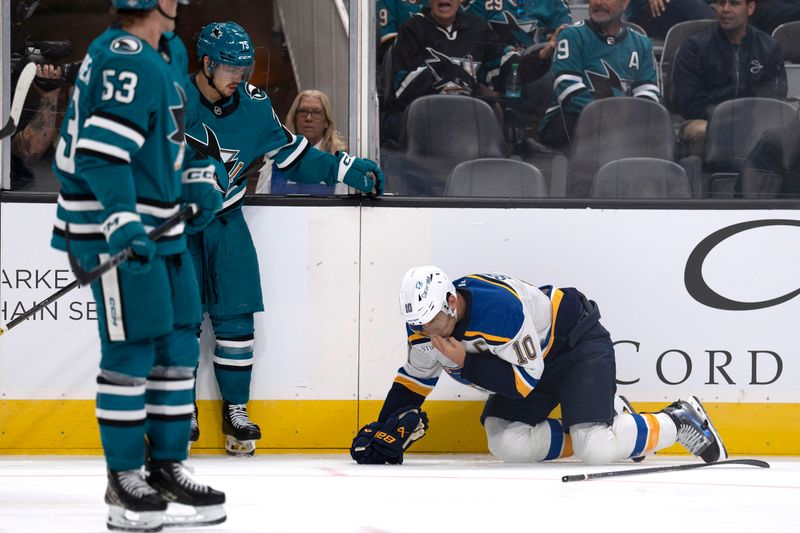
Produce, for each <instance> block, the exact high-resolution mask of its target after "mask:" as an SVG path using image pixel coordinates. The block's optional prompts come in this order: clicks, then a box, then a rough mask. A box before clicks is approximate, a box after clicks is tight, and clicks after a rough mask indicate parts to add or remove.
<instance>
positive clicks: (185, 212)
mask: <svg viewBox="0 0 800 533" xmlns="http://www.w3.org/2000/svg"><path fill="white" fill-rule="evenodd" d="M197 211H198V208H197V206H196V205H195V204H189V205H188V206H186V207H184V208H183V209H181V210H180V211H178V212H177V213H175V214H174V215H172V216H171V217H170V218H168V219H167V220H165V221H164V222H162V223H161V225H160V226H158V227H156V228H154V229H153V230H151V231H150V233H148V234H147V237H148V238H149V239H150V240H151V241H157V240H158V239H159V238H161V237H163V236H164V234H165V233H167V232H168V231H169V230H171V229H172V228H174V227H175V226H177V225H178V224H180V223H181V222H183V221H184V220H188V219H190V218H192V217H193V216H195V214H197ZM67 248H68V249H67V254H68V256H69V264H70V266H71V267H72V271H73V273H74V274H75V278H76V279H75V281H73V282H72V283H70V284H69V285H67V286H66V287H64V288H62V289H60V290H59V291H58V292H55V293H53V294H51V295H50V296H48V297H47V298H45V299H44V300H42V301H41V302H39V303H38V304H36V305H34V306H33V307H31V308H30V309H28V310H27V311H25V312H24V313H23V314H21V315H19V316H18V317H16V318H15V319H14V320H12V321H11V322H9V323H8V324H6V325H5V326H2V325H0V335H2V334H3V333H5V332H6V331H8V330H10V329H11V328H13V327H15V326H17V325H19V324H21V323H22V322H24V321H25V320H27V319H28V318H29V317H31V316H33V315H34V314H35V313H36V312H38V311H40V310H41V309H44V308H45V307H47V306H48V305H50V304H51V303H53V302H55V301H56V300H58V299H59V298H61V297H62V296H64V295H65V294H67V293H68V292H71V291H72V290H73V289H77V288H78V287H81V286H83V285H88V284H89V283H91V282H92V281H94V280H96V279H97V278H99V277H100V276H102V275H103V274H105V273H106V272H108V271H109V270H111V269H113V268H116V267H117V265H119V264H120V263H122V262H124V261H126V260H128V259H129V258H130V257H131V255H132V252H131V250H130V248H125V249H124V250H122V251H121V252H119V253H117V254H115V255H113V256H112V257H110V258H109V259H108V260H107V261H106V262H105V263H103V264H101V265H98V266H97V267H95V268H93V269H92V270H88V271H87V270H84V269H82V268H81V267H80V265H78V262H77V259H76V258H75V256H73V255H72V254H71V253H69V239H67Z"/></svg>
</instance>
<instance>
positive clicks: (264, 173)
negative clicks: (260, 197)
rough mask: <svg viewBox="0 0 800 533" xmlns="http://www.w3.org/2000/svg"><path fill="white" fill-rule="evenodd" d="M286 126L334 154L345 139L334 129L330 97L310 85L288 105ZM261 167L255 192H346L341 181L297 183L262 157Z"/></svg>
mask: <svg viewBox="0 0 800 533" xmlns="http://www.w3.org/2000/svg"><path fill="white" fill-rule="evenodd" d="M283 124H284V126H286V129H288V130H289V131H291V132H292V133H294V134H297V135H302V136H303V137H305V138H306V139H308V142H309V144H310V145H311V146H313V147H314V148H317V149H318V150H321V151H323V152H328V153H329V154H335V153H336V152H338V151H340V150H344V149H346V146H345V143H344V141H342V139H341V137H339V132H337V131H336V124H335V123H334V121H333V112H332V107H331V101H330V99H329V98H328V95H327V94H325V93H324V92H322V91H317V90H314V89H309V90H306V91H302V92H301V93H299V94H298V95H297V97H296V98H295V99H294V102H292V106H291V107H290V108H289V113H288V114H287V115H286V120H285V121H284V123H283ZM264 162H265V163H266V164H265V165H264V168H263V169H262V170H261V173H260V174H259V176H258V184H257V185H256V193H258V194H275V195H282V194H313V195H322V196H325V195H330V194H347V193H348V187H347V185H345V184H344V183H337V184H336V186H335V187H331V186H329V185H325V184H324V183H322V182H320V183H319V184H317V183H297V182H294V181H289V180H287V179H286V175H285V174H284V173H283V172H281V171H280V170H279V169H278V168H277V167H276V166H275V165H274V164H273V162H272V161H271V160H270V159H268V158H265V159H264Z"/></svg>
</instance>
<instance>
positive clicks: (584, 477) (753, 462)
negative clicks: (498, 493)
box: [561, 459, 769, 483]
mask: <svg viewBox="0 0 800 533" xmlns="http://www.w3.org/2000/svg"><path fill="white" fill-rule="evenodd" d="M718 465H745V466H755V467H758V468H769V463H767V462H766V461H760V460H758V459H728V460H726V461H717V462H716V463H692V464H688V465H672V466H654V467H652V468H632V469H630V470H614V471H612V472H596V473H594V474H576V475H573V476H563V477H562V478H561V481H563V482H564V483H567V482H569V481H589V480H591V479H600V478H604V477H620V476H636V475H639V474H659V473H661V472H676V471H678V470H694V469H695V468H705V467H707V466H718Z"/></svg>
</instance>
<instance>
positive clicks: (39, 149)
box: [11, 65, 62, 191]
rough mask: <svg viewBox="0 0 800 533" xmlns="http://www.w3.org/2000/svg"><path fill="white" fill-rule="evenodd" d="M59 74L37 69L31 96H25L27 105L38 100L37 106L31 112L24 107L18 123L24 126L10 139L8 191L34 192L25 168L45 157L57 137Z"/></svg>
mask: <svg viewBox="0 0 800 533" xmlns="http://www.w3.org/2000/svg"><path fill="white" fill-rule="evenodd" d="M61 74H62V73H61V67H57V66H55V65H36V78H35V80H34V83H33V85H32V87H33V89H34V94H33V95H31V94H29V95H28V101H29V102H30V101H34V102H35V99H32V98H31V96H38V99H39V103H38V105H36V107H35V109H36V111H34V112H32V111H29V108H27V107H26V109H25V112H23V115H22V117H21V120H20V122H21V123H22V124H23V126H22V127H21V128H20V129H19V130H18V131H17V133H16V134H15V135H14V136H13V137H12V139H11V190H17V191H24V190H31V189H35V188H36V183H35V179H34V173H33V172H32V171H31V170H30V169H29V168H28V166H27V164H30V163H31V162H33V161H36V160H37V159H41V158H42V157H44V155H45V153H47V150H48V149H49V148H50V147H51V146H53V144H54V142H55V140H56V138H57V137H58V128H59V124H58V123H57V116H58V105H59V95H60V94H61Z"/></svg>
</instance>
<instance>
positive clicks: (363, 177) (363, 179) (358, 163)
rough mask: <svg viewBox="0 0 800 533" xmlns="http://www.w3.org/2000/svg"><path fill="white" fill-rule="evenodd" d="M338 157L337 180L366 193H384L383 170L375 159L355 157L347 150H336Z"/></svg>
mask: <svg viewBox="0 0 800 533" xmlns="http://www.w3.org/2000/svg"><path fill="white" fill-rule="evenodd" d="M336 159H337V160H338V162H339V166H338V168H337V172H336V181H338V182H340V183H344V184H345V185H347V186H349V187H354V188H356V189H358V190H359V191H362V192H365V193H375V194H376V195H377V196H380V195H381V194H383V171H382V170H381V169H380V167H379V166H378V164H377V163H375V161H372V160H371V159H362V158H360V157H355V156H352V155H350V154H348V153H347V152H336ZM369 173H372V176H370V174H369ZM373 176H374V177H373Z"/></svg>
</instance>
